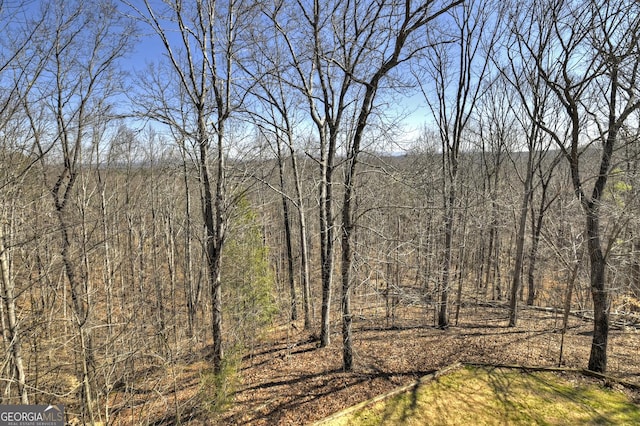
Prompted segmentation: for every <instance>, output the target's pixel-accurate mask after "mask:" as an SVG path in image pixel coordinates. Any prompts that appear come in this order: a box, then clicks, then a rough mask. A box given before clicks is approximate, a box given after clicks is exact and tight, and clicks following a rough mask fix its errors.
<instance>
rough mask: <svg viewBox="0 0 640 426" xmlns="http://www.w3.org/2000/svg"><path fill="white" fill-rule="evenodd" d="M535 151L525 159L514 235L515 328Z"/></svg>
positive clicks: (512, 315)
mask: <svg viewBox="0 0 640 426" xmlns="http://www.w3.org/2000/svg"><path fill="white" fill-rule="evenodd" d="M534 156H535V150H534V147H533V146H532V145H530V146H529V155H528V159H527V171H526V177H525V181H524V191H523V193H522V202H521V204H520V218H519V220H518V231H517V234H516V256H515V264H514V267H513V281H512V283H511V299H510V300H509V327H515V326H516V325H517V323H518V292H519V290H520V286H521V284H522V270H523V264H524V236H525V231H526V228H527V214H528V213H529V200H530V199H531V188H532V182H533V160H534Z"/></svg>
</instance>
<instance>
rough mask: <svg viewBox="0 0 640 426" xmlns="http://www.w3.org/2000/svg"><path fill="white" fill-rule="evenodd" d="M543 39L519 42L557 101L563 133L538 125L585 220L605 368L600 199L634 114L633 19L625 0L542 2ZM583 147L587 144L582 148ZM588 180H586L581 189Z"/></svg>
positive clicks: (638, 26) (599, 355)
mask: <svg viewBox="0 0 640 426" xmlns="http://www.w3.org/2000/svg"><path fill="white" fill-rule="evenodd" d="M528 13H529V14H532V15H533V16H534V17H535V22H536V28H535V29H536V31H539V32H540V33H541V36H540V39H541V40H543V41H544V43H543V44H542V45H531V44H527V43H525V48H526V52H527V54H530V55H532V56H533V57H534V58H535V62H536V65H537V70H538V72H539V73H540V75H541V77H542V79H543V81H544V82H545V84H546V85H547V86H548V87H549V88H550V89H551V91H552V92H553V93H554V95H555V96H556V98H557V99H558V100H559V102H561V104H562V106H563V110H564V111H563V119H564V120H565V122H566V128H567V131H566V132H561V131H556V130H555V129H552V128H549V127H548V126H545V125H544V123H539V125H540V126H541V127H542V128H543V129H544V130H545V131H546V132H547V133H548V134H549V135H550V136H551V137H552V138H553V139H554V141H555V142H556V144H557V145H558V147H559V148H560V149H561V150H562V153H563V155H564V157H565V158H566V159H567V161H568V164H569V167H570V170H571V180H572V183H573V189H574V192H575V194H576V197H577V198H578V200H579V201H580V204H581V206H582V210H583V212H584V215H585V219H586V233H587V251H588V257H589V263H590V281H591V296H592V299H593V308H594V317H595V318H594V335H593V342H592V346H591V354H590V357H589V365H588V368H589V369H590V370H594V371H598V372H604V371H606V369H607V345H608V335H609V289H608V287H607V279H606V269H607V268H606V266H607V254H608V250H609V249H608V248H607V245H605V246H603V241H602V239H603V235H602V228H601V219H602V217H601V205H602V203H603V194H604V190H605V187H606V185H607V181H608V179H609V175H610V173H611V168H612V155H613V151H614V147H615V146H616V145H617V144H618V143H619V134H620V131H621V129H623V128H624V126H625V124H626V122H627V120H628V119H629V117H630V116H631V114H632V113H633V112H635V111H636V110H638V108H640V102H639V101H637V93H636V91H637V81H638V73H639V70H640V67H639V63H638V58H639V56H638V52H639V49H640V43H639V41H640V18H638V4H637V3H636V2H632V1H623V2H617V3H615V4H609V3H607V2H601V1H596V0H594V1H589V2H585V3H575V2H570V1H553V2H543V3H540V4H536V5H534V6H532V7H531V8H530V9H529V10H528ZM594 144H595V145H596V146H597V148H595V149H597V152H599V154H600V161H599V166H598V167H597V170H595V173H594V176H593V178H592V176H591V175H590V174H589V170H587V165H586V161H583V158H584V157H583V153H585V152H589V150H588V148H589V147H592V146H593V145H594ZM585 147H586V148H585ZM588 182H593V184H592V187H591V191H590V192H588V191H587V185H588Z"/></svg>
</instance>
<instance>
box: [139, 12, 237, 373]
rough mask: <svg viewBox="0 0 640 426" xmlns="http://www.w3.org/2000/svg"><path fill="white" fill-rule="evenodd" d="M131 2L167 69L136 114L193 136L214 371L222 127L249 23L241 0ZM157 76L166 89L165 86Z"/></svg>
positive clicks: (223, 179) (218, 363)
mask: <svg viewBox="0 0 640 426" xmlns="http://www.w3.org/2000/svg"><path fill="white" fill-rule="evenodd" d="M130 7H131V8H133V9H134V10H136V11H137V14H138V16H139V18H140V19H141V20H142V21H143V22H144V23H145V24H147V25H148V26H149V27H150V28H151V29H152V31H153V32H154V33H155V35H156V36H157V37H158V38H159V40H160V41H161V42H162V45H163V46H164V51H165V54H166V58H167V65H166V67H165V66H163V64H160V71H162V72H165V73H166V74H165V75H164V76H161V74H156V75H155V76H153V77H152V78H151V79H149V80H148V81H147V83H146V85H147V86H148V87H149V88H152V90H155V91H156V92H157V93H158V94H159V95H158V96H155V97H153V98H151V99H147V100H145V101H144V105H142V107H143V108H144V110H143V112H144V113H145V114H146V115H147V116H148V117H150V118H152V119H153V120H156V121H158V122H160V123H162V124H164V125H166V126H169V127H170V128H172V129H173V132H174V134H176V135H177V136H178V137H179V140H182V139H184V140H189V141H192V142H193V146H194V149H195V151H196V158H197V163H198V170H199V181H200V185H201V187H200V189H201V200H200V201H201V205H202V214H203V220H204V224H205V229H206V238H205V251H206V261H207V266H208V283H209V291H210V295H211V301H212V302H211V303H212V306H211V322H212V325H211V332H212V337H213V365H214V370H215V371H216V372H219V371H221V369H222V362H223V336H222V300H221V299H222V289H221V285H222V283H221V278H220V261H221V257H222V253H223V247H224V242H225V239H226V228H227V221H228V215H229V209H230V207H231V205H232V202H231V201H232V200H233V197H230V196H229V194H228V192H229V188H228V179H227V158H228V156H229V152H230V150H231V147H230V146H229V140H228V139H229V133H228V125H229V123H230V118H231V116H232V114H233V113H234V111H236V110H237V108H238V107H239V106H240V104H241V103H242V97H243V95H242V93H238V92H237V89H238V86H237V85H236V84H235V83H236V79H238V77H237V73H238V72H239V70H240V68H239V67H238V66H237V64H236V60H237V58H238V54H239V52H240V47H239V34H242V31H243V28H245V26H247V25H250V23H249V22H248V14H247V9H248V7H249V5H248V4H247V2H244V1H242V0H235V1H229V2H217V1H215V0H213V1H206V0H198V1H196V2H194V3H189V4H185V3H183V2H182V1H179V0H175V1H167V2H164V3H163V4H162V5H156V4H153V3H151V2H149V1H145V7H144V9H137V8H136V6H135V5H134V4H133V3H131V4H130ZM164 77H167V78H169V81H170V82H171V83H172V85H171V86H169V87H167V86H166V84H165V82H164V81H163V78H164ZM175 94H179V95H178V98H177V99H176V98H173V96H174V95H175ZM212 158H213V162H212Z"/></svg>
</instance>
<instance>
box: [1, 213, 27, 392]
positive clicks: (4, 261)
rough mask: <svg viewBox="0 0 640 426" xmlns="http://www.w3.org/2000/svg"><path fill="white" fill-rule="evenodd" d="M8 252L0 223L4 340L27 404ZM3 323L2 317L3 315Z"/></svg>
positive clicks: (20, 337)
mask: <svg viewBox="0 0 640 426" xmlns="http://www.w3.org/2000/svg"><path fill="white" fill-rule="evenodd" d="M8 256H9V253H8V251H7V248H6V247H5V243H4V225H3V224H0V279H1V280H2V282H1V283H0V284H2V288H1V290H2V300H3V302H4V306H5V307H6V314H7V325H8V327H6V330H3V331H6V332H7V333H6V335H5V337H6V340H5V342H8V344H9V348H10V353H11V358H12V361H13V365H14V366H15V372H16V375H17V382H18V392H19V393H20V403H21V404H28V403H29V397H28V393H27V387H26V377H27V376H26V373H25V369H24V363H23V360H22V333H21V332H20V330H19V326H18V324H19V323H18V318H17V315H16V301H15V292H14V290H15V282H14V281H13V279H12V277H11V275H10V274H9V258H8ZM3 323H4V317H3Z"/></svg>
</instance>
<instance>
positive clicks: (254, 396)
mask: <svg viewBox="0 0 640 426" xmlns="http://www.w3.org/2000/svg"><path fill="white" fill-rule="evenodd" d="M357 318H358V320H357V322H356V324H355V335H354V338H355V340H354V349H355V368H354V370H353V371H351V372H343V371H342V369H341V358H342V352H341V350H342V349H341V347H342V346H341V341H340V338H341V336H340V334H339V333H337V334H334V335H332V342H331V345H330V346H328V347H325V348H318V342H317V340H316V339H315V338H314V336H313V335H311V334H310V333H308V332H305V331H303V330H302V329H301V325H300V324H296V326H295V327H293V326H290V325H283V326H277V327H274V328H273V329H272V330H271V331H270V332H269V333H268V335H267V336H265V337H264V339H263V341H262V342H261V343H260V344H258V345H256V346H255V347H254V349H253V350H252V352H251V354H250V355H248V356H246V357H245V359H244V360H243V363H242V365H241V366H240V377H239V381H238V382H237V383H235V384H234V385H233V386H232V389H230V390H232V395H231V396H232V402H231V400H230V406H229V407H228V408H227V409H226V410H225V411H224V412H223V413H222V414H215V412H214V410H209V411H207V410H206V409H205V407H204V406H203V404H204V402H203V401H206V399H207V398H210V397H212V396H213V393H212V392H210V393H209V394H207V393H206V392H207V390H210V389H211V387H212V386H211V384H210V383H211V382H210V381H207V380H206V374H205V373H203V371H204V370H205V369H206V366H207V363H206V361H205V360H190V361H188V360H186V361H185V362H184V365H182V366H176V367H173V370H172V371H158V372H157V373H155V374H151V375H149V376H148V377H147V378H146V380H147V381H149V380H154V377H157V379H155V380H157V383H164V385H163V386H159V385H158V384H157V383H155V384H154V386H155V387H154V393H155V394H156V395H155V398H156V399H157V401H154V404H149V403H147V404H146V405H145V406H144V410H138V411H136V412H133V411H132V410H127V409H125V410H123V411H122V412H120V413H119V414H118V415H117V417H116V418H115V419H114V420H115V422H114V423H115V424H133V423H137V424H140V423H144V424H157V425H160V424H176V423H178V422H181V423H182V424H190V425H199V424H224V425H233V424H238V425H303V424H309V423H313V422H314V421H317V420H320V419H322V418H324V417H326V416H328V415H330V414H332V413H334V412H337V411H340V410H342V409H344V408H346V407H349V406H351V405H354V404H357V403H358V402H361V401H364V400H367V399H370V398H372V397H374V396H376V395H379V394H382V393H386V392H388V391H390V390H392V389H394V388H396V387H398V386H400V385H403V384H407V383H410V382H412V381H414V380H416V379H418V378H419V377H422V376H424V375H426V374H428V373H431V372H433V371H435V370H439V369H441V368H443V367H445V366H447V365H450V364H452V363H454V362H457V361H461V362H476V363H492V364H510V365H512V364H517V365H527V366H558V361H559V356H560V343H561V336H562V333H561V325H562V319H561V316H560V314H555V313H551V312H543V311H538V310H529V309H525V310H522V311H521V319H520V321H519V322H518V326H517V327H515V328H509V327H507V323H508V320H507V311H506V310H505V309H503V308H500V307H475V306H470V307H466V308H464V309H463V310H462V311H461V313H460V319H459V322H458V324H457V325H452V326H451V327H450V328H448V329H446V330H440V329H438V328H435V327H433V313H432V311H429V312H425V311H424V310H420V309H417V308H416V310H415V311H406V312H405V313H404V314H403V317H402V318H396V320H395V321H393V322H391V321H389V322H388V323H387V321H386V320H385V319H384V318H382V319H381V317H380V313H379V312H368V311H361V312H359V315H358V317H357ZM339 329H340V328H339V324H337V323H336V324H334V326H333V330H336V331H338V330H339ZM591 331H592V324H591V323H590V322H588V321H584V320H582V319H579V318H575V317H571V318H570V322H569V329H568V332H567V334H566V335H565V338H564V350H563V357H562V359H563V360H562V365H563V366H565V367H570V368H584V367H586V365H587V361H588V358H589V350H590V344H591ZM609 344H610V346H609V374H610V375H612V376H615V377H618V378H620V379H623V380H626V381H629V382H635V383H636V384H639V385H640V333H639V332H636V331H635V330H633V329H626V330H621V329H615V328H612V330H611V333H610V343H609ZM203 383H209V386H205V387H203ZM619 391H621V392H622V391H624V392H629V393H630V395H631V396H632V397H633V398H637V393H633V392H631V391H628V390H625V389H622V388H620V389H619ZM147 397H148V398H149V397H154V396H153V395H151V394H150V393H149V394H147ZM636 401H637V399H636Z"/></svg>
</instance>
